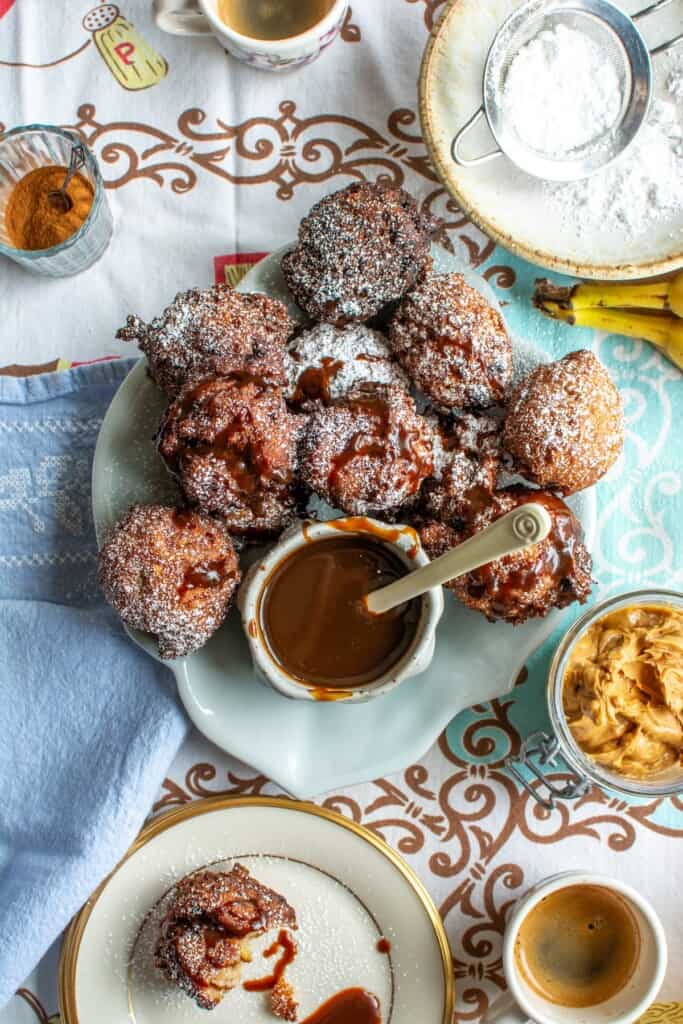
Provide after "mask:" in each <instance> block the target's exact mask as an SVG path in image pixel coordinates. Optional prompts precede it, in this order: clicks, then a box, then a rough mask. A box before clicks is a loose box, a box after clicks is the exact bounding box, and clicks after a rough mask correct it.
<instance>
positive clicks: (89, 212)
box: [0, 124, 113, 277]
mask: <svg viewBox="0 0 683 1024" xmlns="http://www.w3.org/2000/svg"><path fill="white" fill-rule="evenodd" d="M75 146H80V147H82V150H83V162H82V165H81V166H80V167H79V169H78V171H77V172H76V173H75V174H74V176H73V177H72V179H71V182H70V183H69V185H68V188H67V190H66V195H67V199H66V201H61V202H60V201H58V200H55V198H54V195H51V193H54V192H56V191H58V190H59V189H60V188H61V187H62V185H63V183H64V179H65V177H66V173H67V169H68V167H69V163H70V160H71V156H72V152H73V150H74V147H75ZM112 231H113V221H112V216H111V211H110V209H109V204H108V203H107V199H106V195H105V191H104V182H103V180H102V175H101V174H100V170H99V167H98V166H97V161H96V160H95V157H94V156H93V154H92V152H91V151H90V150H89V149H88V147H87V146H86V145H84V144H83V142H82V140H81V139H80V138H79V137H78V136H77V135H76V134H75V133H74V132H70V131H66V130H64V129H62V128H57V127H54V126H52V125H41V124H31V125H24V126H21V127H18V128H14V129H12V131H9V132H5V133H4V134H3V135H0V254H2V255H4V256H8V257H9V258H10V259H12V260H14V261H15V262H16V263H19V264H21V266H23V267H24V268H25V269H26V270H29V271H32V272H33V273H36V274H46V275H49V276H51V277H66V276H68V275H70V274H79V273H81V271H83V270H87V268H88V267H90V266H92V264H93V263H95V262H96V261H97V260H98V259H99V258H100V256H101V255H102V254H103V252H104V251H105V249H106V248H107V246H108V245H109V242H110V240H111V236H112Z"/></svg>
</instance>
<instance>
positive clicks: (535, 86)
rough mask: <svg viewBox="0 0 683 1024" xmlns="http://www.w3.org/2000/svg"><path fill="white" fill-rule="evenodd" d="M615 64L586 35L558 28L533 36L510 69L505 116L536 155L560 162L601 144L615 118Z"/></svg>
mask: <svg viewBox="0 0 683 1024" xmlns="http://www.w3.org/2000/svg"><path fill="white" fill-rule="evenodd" d="M620 108H621V85H620V81H619V74H618V72H617V69H616V67H615V65H614V63H613V62H612V61H611V60H609V59H608V57H607V56H606V54H605V51H604V49H603V48H602V47H601V46H599V45H598V43H597V42H596V41H595V40H594V39H592V38H591V37H590V36H588V35H586V34H585V33H584V32H579V31H577V30H576V29H572V28H568V27H567V26H566V25H556V26H555V27H553V28H551V29H544V30H543V31H541V32H539V33H538V35H536V36H534V37H533V39H531V40H530V41H529V42H528V43H526V45H525V46H523V47H522V48H521V49H520V50H519V52H518V53H517V54H516V55H515V57H514V59H513V60H512V62H511V64H510V68H509V70H508V73H507V76H506V79H505V88H504V90H503V97H502V110H503V116H504V117H505V118H506V119H507V120H509V122H510V123H511V124H512V126H513V127H514V128H515V130H516V132H517V134H518V135H519V137H520V139H521V140H522V142H524V143H525V144H526V145H527V146H530V147H531V148H532V149H533V150H535V151H536V152H537V153H544V154H546V155H547V156H563V155H566V154H568V153H571V152H572V150H576V149H578V148H579V147H581V146H585V145H587V144H588V143H591V142H595V141H598V140H599V139H601V138H602V137H603V136H604V135H605V134H606V133H607V132H608V131H609V129H610V128H612V126H613V125H614V124H615V123H616V121H617V118H618V117H619V110H620Z"/></svg>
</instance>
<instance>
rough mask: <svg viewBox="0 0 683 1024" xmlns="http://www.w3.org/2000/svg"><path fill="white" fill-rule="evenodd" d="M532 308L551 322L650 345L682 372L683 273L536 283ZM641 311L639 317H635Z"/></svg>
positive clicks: (541, 281)
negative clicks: (639, 279) (630, 280)
mask: <svg viewBox="0 0 683 1024" xmlns="http://www.w3.org/2000/svg"><path fill="white" fill-rule="evenodd" d="M534 305H535V306H536V308H537V309H540V310H541V312H543V313H545V314H546V315H547V316H550V317H552V318H553V319H554V320H564V322H565V323H568V324H575V325H576V326H577V327H595V328H597V329H598V330H601V331H611V332H613V333H614V334H625V335H627V336H628V337H629V338H643V339H644V340H645V341H649V342H651V343H652V344H653V345H655V346H656V348H658V349H659V350H660V352H662V353H663V355H665V356H666V357H667V359H670V360H671V362H672V363H674V364H675V365H676V366H678V367H679V368H680V369H682V370H683V271H680V272H679V273H678V274H676V275H675V276H674V277H670V278H668V279H666V280H664V281H645V282H643V283H642V284H593V283H591V282H586V281H585V282H583V283H582V284H576V285H574V287H573V288H572V287H570V288H563V287H561V286H559V285H555V284H553V283H552V282H551V281H547V280H545V279H543V280H540V281H537V282H536V291H535V293H534ZM641 310H642V311H643V312H641Z"/></svg>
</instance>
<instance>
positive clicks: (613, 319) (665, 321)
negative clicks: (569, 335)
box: [539, 301, 683, 370]
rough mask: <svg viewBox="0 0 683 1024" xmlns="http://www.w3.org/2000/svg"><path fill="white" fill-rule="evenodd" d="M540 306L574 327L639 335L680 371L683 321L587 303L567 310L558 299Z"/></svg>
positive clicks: (633, 336)
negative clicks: (581, 306)
mask: <svg viewBox="0 0 683 1024" xmlns="http://www.w3.org/2000/svg"><path fill="white" fill-rule="evenodd" d="M539 308H540V309H541V310H542V311H543V312H544V313H546V315H548V316H551V317H553V319H555V320H563V321H564V322H565V323H567V324H571V325H576V326H577V327H593V328H595V329H596V330H599V331H609V332H610V333H613V334H624V335H626V336H627V337H629V338H642V339H644V340H645V341H649V342H651V343H652V344H653V345H655V346H656V347H657V348H658V349H659V350H660V351H661V352H662V353H663V354H664V355H665V356H666V357H667V359H670V360H671V362H672V363H673V364H674V365H675V366H678V367H679V369H681V370H683V320H679V319H678V317H675V316H661V315H657V314H656V313H651V314H647V313H631V312H629V311H628V310H624V309H607V308H604V307H602V306H586V307H585V308H579V309H567V308H565V307H564V306H563V305H562V304H560V303H559V302H551V301H546V302H544V303H543V304H542V305H541V306H539Z"/></svg>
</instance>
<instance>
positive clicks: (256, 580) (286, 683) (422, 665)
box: [237, 516, 444, 703]
mask: <svg viewBox="0 0 683 1024" xmlns="http://www.w3.org/2000/svg"><path fill="white" fill-rule="evenodd" d="M340 531H343V532H344V533H348V534H356V535H367V536H371V537H372V538H373V540H375V541H378V542H379V543H382V544H385V545H386V546H387V547H389V548H391V550H392V551H393V552H394V553H395V554H397V555H398V557H399V558H400V559H401V561H402V562H403V563H404V564H405V566H406V567H407V568H408V569H410V570H412V569H418V568H420V567H421V566H423V565H427V564H428V562H429V558H428V557H427V555H426V554H425V552H424V551H423V549H422V545H421V544H420V539H419V537H418V535H417V533H416V532H415V530H413V529H412V527H410V526H387V524H386V523H381V522H379V521H378V520H376V519H367V518H365V517H360V516H354V517H351V518H344V519H333V520H331V521H329V522H326V523H311V522H299V523H296V524H295V525H294V526H292V527H291V528H290V529H289V530H287V531H286V532H285V533H284V534H283V535H282V537H281V538H280V541H279V543H278V544H276V545H275V547H273V548H271V550H270V551H269V552H268V553H267V554H266V555H264V557H263V558H262V559H261V560H260V561H259V562H256V563H255V564H254V565H252V567H251V568H250V570H249V572H248V573H247V575H246V577H245V579H244V582H243V583H242V586H241V587H240V591H239V595H238V599H237V600H238V605H239V608H240V611H241V614H242V625H243V626H244V632H245V635H246V637H247V642H248V644H249V652H250V654H251V657H252V660H253V662H254V668H255V669H256V672H257V674H258V675H259V677H260V678H261V679H262V680H263V681H264V682H265V683H266V684H267V685H268V686H271V687H272V688H273V689H274V690H278V691H279V692H280V693H282V694H284V696H285V697H292V698H294V699H295V700H323V701H345V702H346V703H358V702H361V701H367V700H370V699H371V698H373V697H379V696H380V695H381V694H383V693H387V692H388V691H389V690H393V688H394V687H395V686H398V684H399V683H400V682H402V681H403V680H404V679H409V678H411V677H412V676H416V675H419V674H420V673H421V672H424V671H425V669H427V668H428V667H429V665H430V664H431V661H432V658H433V657H434V646H435V633H436V627H437V625H438V622H439V619H440V618H441V615H442V614H443V608H444V600H443V590H442V588H441V587H435V588H433V589H432V590H429V591H428V592H427V593H426V594H424V595H423V596H422V598H421V599H420V600H421V602H422V608H421V613H420V618H419V621H418V624H417V628H416V630H415V636H414V638H413V642H412V643H411V645H410V647H409V648H408V649H407V651H406V652H405V654H404V655H403V657H402V658H400V659H399V660H398V661H397V662H396V663H395V664H394V665H392V666H391V668H390V669H389V670H388V671H387V672H385V673H384V675H381V676H379V677H378V678H377V679H375V680H374V681H373V682H372V683H368V684H366V685H364V686H357V687H354V688H353V689H344V688H343V687H339V688H329V687H326V688H321V687H320V686H314V685H313V684H311V685H307V684H306V683H304V682H301V680H299V679H296V678H295V677H293V676H291V675H289V674H288V673H287V672H285V671H284V669H283V668H282V666H281V665H280V664H279V663H278V662H277V661H276V660H275V658H274V656H273V654H272V652H271V651H270V649H269V647H268V643H267V641H266V639H265V636H264V630H263V628H262V615H261V605H262V600H263V597H264V595H265V593H266V591H267V587H268V581H269V580H270V579H271V577H272V574H273V572H274V571H275V570H276V569H277V568H278V566H280V565H281V564H282V563H283V562H284V561H285V560H286V559H287V558H289V556H290V555H292V554H293V553H294V552H295V551H297V550H298V549H299V548H303V547H305V546H306V545H307V544H314V543H315V542H316V541H320V540H324V539H327V538H329V537H338V536H339V532H340Z"/></svg>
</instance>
